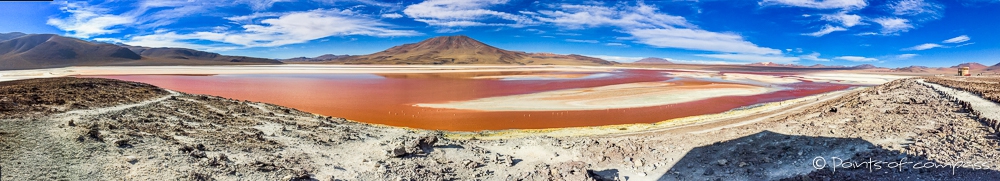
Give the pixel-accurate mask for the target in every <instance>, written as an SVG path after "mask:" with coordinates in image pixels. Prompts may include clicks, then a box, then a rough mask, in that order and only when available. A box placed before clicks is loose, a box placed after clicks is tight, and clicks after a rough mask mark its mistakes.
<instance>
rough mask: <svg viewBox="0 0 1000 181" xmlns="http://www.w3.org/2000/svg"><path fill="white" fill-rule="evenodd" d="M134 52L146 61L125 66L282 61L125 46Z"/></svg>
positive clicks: (183, 49) (196, 51) (178, 49)
mask: <svg viewBox="0 0 1000 181" xmlns="http://www.w3.org/2000/svg"><path fill="white" fill-rule="evenodd" d="M122 47H126V48H128V49H129V50H132V52H135V53H137V54H139V55H141V56H143V57H146V58H147V59H145V60H144V61H139V62H130V63H125V64H136V65H226V64H281V62H280V61H278V60H274V59H266V58H254V57H245V56H228V55H221V54H218V53H212V52H204V51H198V50H192V49H187V48H150V47H141V46H129V45H123V46H122Z"/></svg>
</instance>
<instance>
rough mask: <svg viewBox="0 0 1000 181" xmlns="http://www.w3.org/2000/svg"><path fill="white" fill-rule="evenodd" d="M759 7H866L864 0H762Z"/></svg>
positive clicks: (866, 3)
mask: <svg viewBox="0 0 1000 181" xmlns="http://www.w3.org/2000/svg"><path fill="white" fill-rule="evenodd" d="M760 4H761V5H765V6H767V5H777V6H793V7H803V8H813V9H850V10H853V9H861V8H864V7H865V6H868V2H866V1H865V0H764V1H761V2H760Z"/></svg>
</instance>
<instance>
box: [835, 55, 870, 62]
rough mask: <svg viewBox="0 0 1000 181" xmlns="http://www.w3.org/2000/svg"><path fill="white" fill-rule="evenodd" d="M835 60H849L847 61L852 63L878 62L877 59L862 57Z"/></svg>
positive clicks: (844, 57)
mask: <svg viewBox="0 0 1000 181" xmlns="http://www.w3.org/2000/svg"><path fill="white" fill-rule="evenodd" d="M833 59H837V60H847V61H852V62H874V61H878V59H877V58H868V57H861V56H839V57H834V58H833Z"/></svg>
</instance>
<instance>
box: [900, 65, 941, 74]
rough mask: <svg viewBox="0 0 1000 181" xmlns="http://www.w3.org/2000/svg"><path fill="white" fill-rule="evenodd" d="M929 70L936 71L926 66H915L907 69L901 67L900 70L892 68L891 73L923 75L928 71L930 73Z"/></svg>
mask: <svg viewBox="0 0 1000 181" xmlns="http://www.w3.org/2000/svg"><path fill="white" fill-rule="evenodd" d="M931 70H936V69H932V68H929V67H926V66H916V65H914V66H909V67H902V68H894V69H892V71H896V72H914V73H923V72H928V71H931Z"/></svg>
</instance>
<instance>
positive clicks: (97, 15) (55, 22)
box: [47, 2, 136, 38]
mask: <svg viewBox="0 0 1000 181" xmlns="http://www.w3.org/2000/svg"><path fill="white" fill-rule="evenodd" d="M62 3H63V4H62V7H60V8H59V10H61V11H63V12H64V13H68V14H69V16H67V17H62V18H59V17H57V18H50V19H49V20H48V22H47V23H48V24H49V25H52V26H55V27H56V28H59V29H61V30H63V31H66V32H68V34H67V35H69V36H73V37H80V38H90V37H91V36H94V35H104V34H110V33H117V32H119V31H121V27H120V26H122V25H127V24H130V23H133V22H135V20H136V19H135V16H134V15H115V14H109V13H108V12H109V11H110V10H109V9H106V8H101V7H98V6H92V5H89V4H87V2H62Z"/></svg>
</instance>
